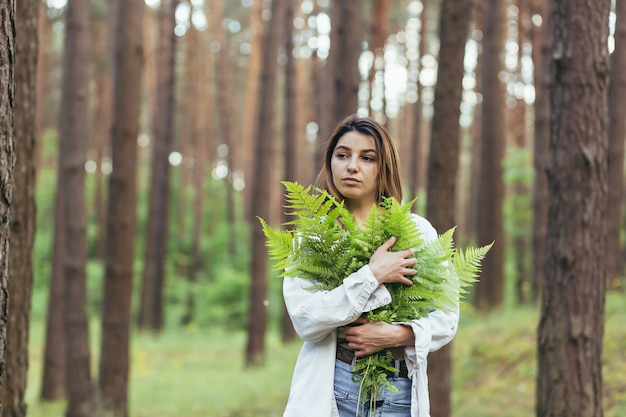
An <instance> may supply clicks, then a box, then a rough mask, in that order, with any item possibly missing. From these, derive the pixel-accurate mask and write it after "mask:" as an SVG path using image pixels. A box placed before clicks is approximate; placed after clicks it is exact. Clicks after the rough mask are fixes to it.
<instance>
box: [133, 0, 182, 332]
mask: <svg viewBox="0 0 626 417" xmlns="http://www.w3.org/2000/svg"><path fill="white" fill-rule="evenodd" d="M177 4H178V0H169V1H167V0H164V1H162V2H161V6H160V7H159V41H158V50H157V57H156V66H157V68H156V71H157V85H156V101H155V108H154V109H153V110H154V112H153V119H152V130H153V142H152V143H153V147H152V162H151V170H152V175H151V178H150V202H149V207H148V228H147V231H148V232H147V233H148V234H147V240H146V252H145V257H144V266H143V267H144V270H143V282H142V291H141V306H140V312H139V327H140V328H142V329H148V328H149V329H151V330H153V331H155V332H159V331H161V329H162V327H163V314H164V313H163V291H164V286H165V266H166V258H167V238H168V229H169V228H168V223H169V204H170V198H169V197H170V164H169V160H168V158H169V154H170V151H171V147H172V136H173V130H174V122H173V119H174V61H175V44H176V36H175V34H174V26H175V24H176V20H175V16H174V11H175V10H176V5H177Z"/></svg>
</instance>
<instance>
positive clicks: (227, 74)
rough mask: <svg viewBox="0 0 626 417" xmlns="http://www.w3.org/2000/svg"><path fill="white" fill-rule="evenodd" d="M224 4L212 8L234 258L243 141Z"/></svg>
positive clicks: (227, 198)
mask: <svg viewBox="0 0 626 417" xmlns="http://www.w3.org/2000/svg"><path fill="white" fill-rule="evenodd" d="M223 3H224V0H220V1H215V2H213V7H212V9H211V15H212V16H214V19H216V22H215V23H214V24H213V28H214V30H215V32H214V34H215V37H216V41H217V42H218V44H219V51H218V52H217V56H216V66H217V70H216V76H217V79H218V80H219V85H220V88H219V89H218V90H217V97H216V98H217V103H218V105H217V112H218V115H219V124H220V137H221V138H222V142H223V144H224V145H226V147H227V149H228V153H227V155H226V163H227V164H228V172H229V174H228V177H227V181H226V206H227V207H228V210H226V216H227V219H228V225H229V227H230V229H231V232H230V233H229V234H228V254H229V255H230V256H231V258H234V257H235V255H236V253H235V252H236V250H237V247H236V243H237V239H236V234H235V220H236V219H235V212H236V210H235V198H234V189H233V186H232V181H233V170H234V169H235V161H237V157H236V156H235V152H236V151H237V149H238V148H239V144H237V143H236V142H235V135H234V134H233V132H234V129H233V124H232V121H233V120H234V119H233V116H234V113H233V109H234V106H233V101H234V100H233V97H234V95H233V92H232V88H231V86H232V78H233V77H232V76H231V74H232V73H233V69H232V66H231V65H230V62H229V54H228V41H227V39H226V31H225V29H224V25H223V24H222V23H221V22H222V20H223V18H224V13H223Z"/></svg>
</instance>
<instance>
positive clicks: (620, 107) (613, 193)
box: [607, 1, 626, 280]
mask: <svg viewBox="0 0 626 417" xmlns="http://www.w3.org/2000/svg"><path fill="white" fill-rule="evenodd" d="M625 108H626V1H618V2H616V4H615V51H614V52H613V56H612V59H611V85H610V87H609V120H610V123H609V203H608V211H607V218H608V221H609V228H608V242H607V244H608V247H607V253H608V254H609V256H608V259H607V262H608V264H607V278H608V279H609V280H614V279H617V278H618V277H621V276H623V275H622V272H623V270H624V260H623V259H622V250H621V245H620V233H621V231H622V230H624V228H623V227H622V214H623V213H624V201H623V196H624V141H625V140H626V119H625V118H624V109H625Z"/></svg>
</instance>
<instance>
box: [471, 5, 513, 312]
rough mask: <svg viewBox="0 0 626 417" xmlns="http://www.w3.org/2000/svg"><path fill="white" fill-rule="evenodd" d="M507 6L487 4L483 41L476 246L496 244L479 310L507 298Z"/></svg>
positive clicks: (482, 281) (485, 265)
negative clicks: (504, 58)
mask: <svg viewBox="0 0 626 417" xmlns="http://www.w3.org/2000/svg"><path fill="white" fill-rule="evenodd" d="M506 7H507V6H506V3H505V2H502V1H500V0H487V2H486V8H485V31H484V36H483V67H482V87H483V91H482V92H483V102H482V109H481V112H482V113H481V114H482V116H481V131H482V137H481V139H482V140H481V148H480V149H481V155H480V168H479V170H480V171H479V181H478V184H479V186H478V190H477V197H478V201H479V202H480V207H479V209H478V210H477V213H476V241H477V244H478V245H479V246H483V245H487V244H489V243H491V242H493V241H494V240H495V242H496V243H495V244H494V245H493V247H492V248H491V250H490V251H489V256H488V257H487V258H485V260H484V262H483V268H482V274H481V278H480V282H479V283H478V285H477V286H476V304H477V306H478V307H479V308H481V309H490V308H493V307H497V306H499V305H501V304H502V301H503V298H504V230H503V214H502V205H503V202H504V183H503V179H502V160H503V158H504V147H505V144H506V124H505V114H506V112H505V101H506V91H505V89H504V84H503V82H502V81H500V78H499V74H500V72H501V71H503V70H504V65H503V62H502V55H503V54H504V43H505V40H506Z"/></svg>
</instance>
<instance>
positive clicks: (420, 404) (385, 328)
mask: <svg viewBox="0 0 626 417" xmlns="http://www.w3.org/2000/svg"><path fill="white" fill-rule="evenodd" d="M320 181H321V186H322V187H323V188H325V189H327V190H328V191H329V192H330V193H331V194H332V195H333V196H334V197H335V198H337V199H338V200H339V201H343V202H344V204H345V207H346V208H347V209H348V210H350V212H351V213H352V214H353V215H354V218H355V220H356V221H357V223H359V224H363V222H364V221H365V219H366V218H367V215H368V214H369V212H370V210H371V208H372V206H373V205H374V204H377V205H379V204H380V202H381V199H382V197H383V196H385V197H395V198H396V200H397V201H402V185H401V181H400V168H399V159H398V152H397V150H396V148H395V145H394V143H393V141H392V139H391V137H390V135H389V133H388V132H387V130H386V129H385V128H384V127H383V126H381V125H380V124H378V123H376V122H375V121H373V120H371V119H368V118H358V117H354V116H350V117H348V118H346V119H345V120H343V121H342V122H341V123H340V124H339V125H338V126H337V127H336V128H335V130H334V132H333V133H332V135H331V137H330V140H329V141H328V145H327V148H326V154H325V160H324V167H323V169H322V172H321V173H320ZM413 217H414V220H415V223H416V225H417V227H418V229H419V230H420V232H421V233H422V236H423V238H424V240H426V241H430V240H435V239H437V232H436V231H435V229H434V228H433V227H432V226H431V224H430V223H429V222H428V221H427V220H425V219H424V218H422V217H419V216H417V215H413ZM394 243H395V238H394V237H392V238H391V239H389V240H388V241H387V242H385V243H384V244H382V245H381V246H380V247H379V248H378V249H377V250H376V251H375V252H374V253H373V255H372V256H371V258H370V260H369V263H368V264H367V265H365V266H363V267H362V268H361V269H359V270H358V271H357V272H355V273H353V274H351V275H350V276H348V277H346V278H345V279H344V280H343V285H340V286H339V287H337V288H335V289H333V290H331V291H309V290H307V289H306V287H308V285H307V283H306V282H305V281H304V280H302V279H301V278H298V277H287V278H285V279H284V282H283V295H284V298H285V304H286V306H287V310H288V312H289V315H290V317H291V320H292V322H293V324H294V327H295V329H296V332H297V333H298V335H299V336H300V337H301V338H302V339H304V344H303V347H302V350H301V351H300V355H299V357H298V360H297V363H296V366H295V370H294V375H293V380H292V384H291V391H290V395H289V400H288V402H287V407H286V410H285V413H284V416H285V417H296V416H297V417H326V416H328V417H330V416H333V417H335V416H338V417H344V416H345V417H348V416H349V417H354V416H355V415H360V414H361V411H363V412H364V413H365V415H367V411H368V407H367V405H366V406H365V407H363V406H362V400H363V399H362V398H359V384H358V382H353V380H352V372H351V368H352V363H353V361H354V360H355V358H362V357H364V356H367V355H370V354H372V353H375V352H378V351H381V350H383V349H390V350H391V352H392V354H393V357H394V359H396V368H397V369H399V370H400V372H397V373H395V374H390V375H389V377H388V378H389V379H391V381H390V382H391V383H392V385H393V386H395V387H396V388H397V389H398V392H397V393H396V392H392V391H389V390H387V389H382V390H381V391H380V393H379V394H378V396H377V398H376V399H375V404H376V410H377V414H376V415H380V416H394V417H395V416H397V417H399V416H411V417H428V416H429V401H428V382H427V376H426V358H427V355H428V352H432V351H434V350H437V349H439V348H440V347H442V346H444V345H445V344H446V343H448V342H449V341H450V340H451V339H452V338H453V337H454V334H455V333H456V328H457V324H458V318H459V310H458V305H457V306H455V308H453V309H452V311H450V312H443V311H438V310H435V311H432V312H431V313H430V314H429V315H428V316H426V317H423V318H421V319H417V320H414V321H412V322H408V323H397V324H389V323H385V322H368V321H366V320H365V319H363V318H362V317H361V315H362V314H363V313H364V312H367V311H370V310H373V309H376V308H378V307H381V306H384V305H387V304H389V303H390V302H391V296H390V294H389V292H388V291H387V289H386V288H385V285H384V284H386V283H394V282H395V283H402V284H404V285H411V284H412V283H411V280H410V279H408V278H407V277H409V276H412V275H415V274H416V271H415V270H414V269H413V268H411V267H412V266H414V265H415V264H416V262H417V261H416V259H415V258H414V257H413V253H414V252H413V250H411V249H409V250H404V251H398V252H391V251H390V249H391V247H392V246H393V245H394Z"/></svg>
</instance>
